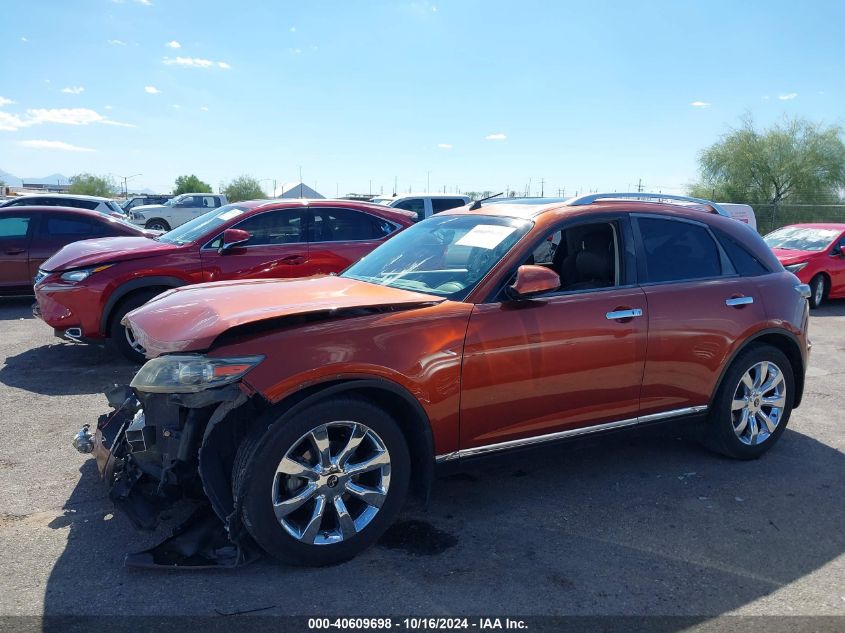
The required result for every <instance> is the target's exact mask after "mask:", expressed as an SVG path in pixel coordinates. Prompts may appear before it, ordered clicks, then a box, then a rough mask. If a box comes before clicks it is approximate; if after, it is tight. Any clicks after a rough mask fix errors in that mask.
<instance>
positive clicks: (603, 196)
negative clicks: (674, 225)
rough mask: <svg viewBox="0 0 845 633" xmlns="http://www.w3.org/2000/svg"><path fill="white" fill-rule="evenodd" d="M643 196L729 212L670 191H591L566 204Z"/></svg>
mask: <svg viewBox="0 0 845 633" xmlns="http://www.w3.org/2000/svg"><path fill="white" fill-rule="evenodd" d="M643 198H645V199H648V200H671V201H673V202H694V203H696V204H703V205H705V206H708V207H710V208H711V209H713V211H715V212H716V213H718V214H719V215H724V216H725V217H730V214H729V213H728V212H727V211H725V210H724V209H723V208H722V207H720V206H719V205H718V204H716V203H715V202H711V201H710V200H704V199H703V198H691V197H690V196H675V195H672V194H670V193H591V194H589V195H586V196H578V197H577V198H572V200H568V201H567V202H566V204H567V205H569V206H573V207H580V206H582V205H587V204H592V203H593V202H596V201H597V200H613V199H624V200H628V199H633V200H638V199H639V200H642V199H643Z"/></svg>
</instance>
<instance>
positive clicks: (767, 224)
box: [751, 204, 845, 235]
mask: <svg viewBox="0 0 845 633" xmlns="http://www.w3.org/2000/svg"><path fill="white" fill-rule="evenodd" d="M751 207H752V208H753V209H754V215H755V216H757V231H758V232H759V233H760V235H765V234H766V233H770V232H772V231H774V230H775V229H777V228H780V227H782V226H786V225H788V224H802V223H807V222H837V223H840V224H845V204H779V205H772V204H752V205H751Z"/></svg>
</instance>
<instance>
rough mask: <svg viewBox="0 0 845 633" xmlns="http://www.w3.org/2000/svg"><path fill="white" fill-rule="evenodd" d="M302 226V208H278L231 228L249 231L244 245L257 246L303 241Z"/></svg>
mask: <svg viewBox="0 0 845 633" xmlns="http://www.w3.org/2000/svg"><path fill="white" fill-rule="evenodd" d="M304 226H305V219H304V213H303V210H302V209H279V210H278V211H267V212H266V213H259V214H258V215H254V216H252V217H251V218H247V219H246V220H244V221H243V222H240V223H238V224H236V225H235V226H234V227H232V228H236V229H243V230H244V231H249V233H250V234H251V235H252V237H250V238H249V241H247V242H245V243H244V246H258V245H274V244H295V243H297V242H304V241H305V237H304V235H303V233H304V230H303V229H304Z"/></svg>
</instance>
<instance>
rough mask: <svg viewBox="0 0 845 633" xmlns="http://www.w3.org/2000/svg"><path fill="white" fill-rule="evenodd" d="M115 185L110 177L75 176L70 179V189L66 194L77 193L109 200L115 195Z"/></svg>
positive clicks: (93, 175)
mask: <svg viewBox="0 0 845 633" xmlns="http://www.w3.org/2000/svg"><path fill="white" fill-rule="evenodd" d="M117 191H118V189H117V185H115V183H114V180H112V178H111V177H110V176H97V175H95V174H76V175H75V176H71V177H70V188H69V189H68V193H77V194H81V195H85V196H102V197H103V198H110V197H112V196H114V195H116V194H117Z"/></svg>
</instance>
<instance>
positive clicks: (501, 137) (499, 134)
mask: <svg viewBox="0 0 845 633" xmlns="http://www.w3.org/2000/svg"><path fill="white" fill-rule="evenodd" d="M484 138H485V139H486V140H488V141H504V140H505V139H506V138H508V137H507V136H506V135H505V134H504V133H502V132H496V133H495V134H488V135H487V136H485V137H484Z"/></svg>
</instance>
